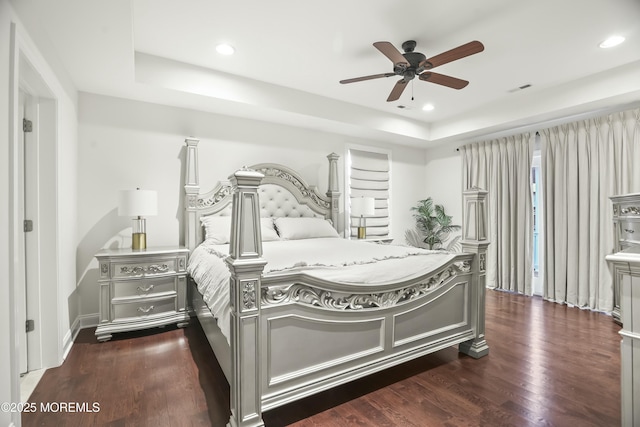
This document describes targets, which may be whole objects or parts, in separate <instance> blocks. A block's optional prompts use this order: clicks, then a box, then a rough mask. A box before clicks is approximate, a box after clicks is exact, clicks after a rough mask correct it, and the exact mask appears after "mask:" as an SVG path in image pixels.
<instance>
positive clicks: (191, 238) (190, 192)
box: [184, 137, 200, 250]
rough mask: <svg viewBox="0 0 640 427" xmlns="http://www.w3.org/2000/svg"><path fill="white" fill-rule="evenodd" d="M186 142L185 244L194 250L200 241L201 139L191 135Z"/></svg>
mask: <svg viewBox="0 0 640 427" xmlns="http://www.w3.org/2000/svg"><path fill="white" fill-rule="evenodd" d="M184 142H185V144H186V145H187V156H186V167H185V173H184V193H185V200H184V206H185V221H184V240H185V242H184V244H185V246H186V247H187V248H189V249H190V250H194V249H195V248H196V245H198V243H199V242H198V236H197V229H198V227H197V226H195V225H194V224H195V223H196V221H197V218H196V216H197V203H198V193H200V179H199V178H198V177H199V174H198V142H200V140H199V139H196V138H193V137H189V138H186V139H185V140H184Z"/></svg>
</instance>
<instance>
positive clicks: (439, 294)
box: [184, 138, 489, 427]
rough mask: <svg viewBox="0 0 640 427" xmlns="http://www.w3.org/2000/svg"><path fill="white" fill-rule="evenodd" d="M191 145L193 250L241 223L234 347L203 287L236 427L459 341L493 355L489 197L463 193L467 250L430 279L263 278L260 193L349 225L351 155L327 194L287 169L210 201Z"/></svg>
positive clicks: (268, 167) (228, 188)
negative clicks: (341, 217)
mask: <svg viewBox="0 0 640 427" xmlns="http://www.w3.org/2000/svg"><path fill="white" fill-rule="evenodd" d="M186 145H187V147H186V149H187V156H186V168H185V169H186V171H185V186H184V188H185V193H186V196H185V210H186V218H185V223H186V224H185V227H186V230H185V243H186V246H187V247H188V248H189V249H191V250H193V249H194V248H195V247H196V246H197V245H198V244H199V243H200V242H201V241H202V227H201V224H200V217H201V216H205V215H225V214H227V215H229V214H230V215H231V216H232V220H231V221H232V222H231V227H232V230H231V243H230V255H229V257H228V258H227V259H226V262H227V264H228V267H229V270H230V272H231V279H230V298H231V301H230V303H231V331H230V339H229V342H230V344H228V342H227V340H226V338H225V337H224V336H223V335H222V333H221V332H220V329H219V328H218V326H217V322H216V320H215V319H214V318H213V315H212V314H211V312H210V311H209V309H208V307H207V306H206V304H205V303H204V302H203V300H202V296H201V295H200V293H199V292H198V291H197V289H195V287H194V286H192V287H191V295H192V303H193V308H194V311H195V313H196V315H197V316H198V318H199V320H200V323H201V324H202V327H203V329H204V331H205V333H206V335H207V338H208V339H209V342H210V343H211V346H212V349H213V351H214V353H215V354H216V358H217V359H218V362H219V363H220V366H221V367H222V369H223V371H224V373H225V375H226V377H227V380H228V381H229V384H230V388H231V396H230V401H231V418H230V421H229V424H230V425H231V426H234V427H235V426H242V427H244V426H263V425H264V423H263V421H262V412H263V411H266V410H269V409H272V408H275V407H278V406H281V405H284V404H286V403H290V402H292V401H294V400H297V399H300V398H303V397H306V396H309V395H312V394H314V393H317V392H320V391H323V390H326V389H329V388H331V387H334V386H337V385H339V384H343V383H346V382H348V381H352V380H354V379H356V378H360V377H363V376H366V375H368V374H371V373H373V372H377V371H380V370H382V369H385V368H388V367H391V366H394V365H397V364H400V363H403V362H405V361H408V360H411V359H414V358H417V357H420V356H423V355H425V354H428V353H432V352H434V351H437V350H440V349H442V348H445V347H449V346H451V345H455V344H459V347H458V348H459V351H460V352H462V353H466V354H468V355H470V356H472V357H474V358H479V357H482V356H484V355H486V354H488V352H489V347H488V346H487V343H486V341H485V336H484V332H485V321H484V318H485V259H486V249H487V245H488V244H489V242H488V241H487V237H486V230H487V228H486V204H485V200H486V194H487V193H486V191H483V190H480V189H472V190H468V191H465V192H464V193H463V195H464V211H465V212H464V218H463V224H464V227H463V242H462V248H463V251H464V252H463V253H461V254H457V255H456V256H455V258H454V259H452V260H451V261H450V262H448V263H446V264H445V265H442V266H441V267H439V268H438V269H436V270H435V271H433V272H431V273H429V274H425V275H424V276H421V277H418V278H416V279H413V280H407V281H404V282H401V283H389V284H385V285H374V286H370V285H356V286H354V285H346V284H340V283H332V282H328V281H324V280H320V279H316V278H311V277H309V276H306V275H304V274H299V273H296V274H290V273H283V274H269V275H267V276H263V274H262V272H263V269H264V266H265V264H266V261H264V260H263V259H262V238H261V232H260V216H261V207H260V201H259V191H261V189H262V188H264V187H265V185H266V186H278V190H276V191H277V192H278V193H280V188H283V189H284V190H282V192H283V193H284V194H285V196H284V198H283V199H282V200H281V201H280V202H282V203H292V205H290V206H289V208H288V209H289V211H288V212H291V209H294V210H296V215H299V216H323V217H325V218H328V219H331V220H332V221H333V224H337V219H338V201H339V197H340V192H339V190H338V168H337V161H338V158H339V156H338V155H337V154H333V153H332V154H330V155H329V156H327V157H328V159H329V191H328V192H327V195H326V196H324V195H322V194H320V193H318V192H317V191H316V189H315V187H310V186H308V185H307V184H306V183H305V182H304V180H303V179H302V178H301V177H300V176H299V175H298V174H297V173H296V172H295V171H293V170H291V169H289V168H286V167H284V166H280V165H276V164H259V165H255V166H253V167H251V168H245V169H242V170H239V171H237V172H235V173H234V174H233V175H232V176H231V177H230V178H229V179H230V183H227V184H218V185H217V186H216V187H215V188H214V189H213V190H212V191H210V192H207V193H203V194H201V193H200V185H199V178H198V152H197V146H198V140H197V139H193V138H188V139H186ZM260 185H262V186H261V187H260V190H259V186H260ZM291 196H293V198H294V199H295V200H291ZM280 202H279V203H280ZM229 205H231V210H229ZM264 205H265V203H264V201H263V206H262V211H263V216H266V215H264V208H265V206H264ZM276 211H277V209H276ZM276 213H277V212H276ZM273 214H274V212H269V213H267V215H273Z"/></svg>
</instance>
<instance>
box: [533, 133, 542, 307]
mask: <svg viewBox="0 0 640 427" xmlns="http://www.w3.org/2000/svg"><path fill="white" fill-rule="evenodd" d="M536 138H537V137H536ZM540 163H541V157H540V150H535V151H534V153H533V159H532V162H531V200H532V207H533V280H532V283H533V288H532V292H533V295H542V294H543V292H542V274H541V270H542V263H541V259H540V254H541V253H542V250H541V247H542V244H543V242H544V230H543V229H542V217H541V215H542V204H543V200H542V182H541V180H540Z"/></svg>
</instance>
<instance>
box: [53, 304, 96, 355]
mask: <svg viewBox="0 0 640 427" xmlns="http://www.w3.org/2000/svg"><path fill="white" fill-rule="evenodd" d="M99 318H100V315H99V314H98V313H94V314H82V315H80V316H78V317H76V320H74V321H73V324H72V325H71V328H69V330H68V331H67V333H66V334H65V336H64V339H63V343H62V345H63V352H62V360H65V359H66V358H67V355H68V354H69V352H70V351H71V347H72V346H73V342H74V341H75V340H76V337H77V336H78V333H80V330H81V329H85V328H92V327H95V326H98V319H99Z"/></svg>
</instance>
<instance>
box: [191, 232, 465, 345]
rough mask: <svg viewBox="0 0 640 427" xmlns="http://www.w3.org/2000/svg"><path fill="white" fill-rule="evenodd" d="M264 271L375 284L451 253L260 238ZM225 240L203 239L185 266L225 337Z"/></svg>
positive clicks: (425, 268)
mask: <svg viewBox="0 0 640 427" xmlns="http://www.w3.org/2000/svg"><path fill="white" fill-rule="evenodd" d="M262 246H263V258H264V259H265V260H266V261H267V265H266V266H265V268H264V274H265V275H268V274H275V273H283V272H293V271H297V272H301V271H302V272H304V273H305V274H307V275H310V276H315V277H318V278H321V279H325V280H330V281H332V282H339V283H348V284H381V283H393V282H399V281H402V280H408V279H411V278H413V277H416V276H419V275H422V274H425V273H427V272H429V271H431V270H434V269H435V268H437V267H439V266H441V265H442V264H444V263H446V262H447V261H449V260H450V259H452V258H453V257H454V255H453V254H450V253H447V252H442V251H429V250H425V249H419V248H414V247H406V246H394V245H376V244H371V243H368V242H359V241H356V240H345V239H336V238H322V239H304V240H287V241H273V242H264V243H263V244H262ZM228 254H229V245H214V244H211V243H210V242H206V241H205V242H203V243H202V244H201V245H199V246H198V247H197V248H196V249H195V250H194V251H193V253H192V254H191V256H190V258H189V265H188V267H187V271H188V272H189V274H190V275H191V277H193V279H194V280H195V281H196V283H197V284H198V290H199V291H200V293H201V294H202V295H203V298H204V301H205V302H206V303H207V305H208V306H209V309H210V310H211V312H212V313H213V315H214V316H215V317H216V318H217V319H218V326H219V327H220V329H221V330H222V332H223V334H224V335H225V336H226V337H227V340H228V339H229V313H230V311H229V310H230V309H229V286H228V283H229V270H228V268H227V266H226V264H225V263H224V258H226V257H227V256H228Z"/></svg>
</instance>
